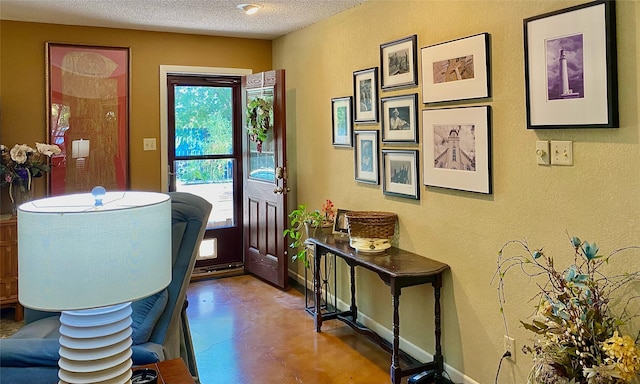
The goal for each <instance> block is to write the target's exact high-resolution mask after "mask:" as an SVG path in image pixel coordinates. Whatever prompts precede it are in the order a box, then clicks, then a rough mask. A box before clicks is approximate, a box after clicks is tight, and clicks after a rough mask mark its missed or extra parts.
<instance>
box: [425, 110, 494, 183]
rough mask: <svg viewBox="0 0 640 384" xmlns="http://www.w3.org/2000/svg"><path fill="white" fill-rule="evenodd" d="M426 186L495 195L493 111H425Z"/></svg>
mask: <svg viewBox="0 0 640 384" xmlns="http://www.w3.org/2000/svg"><path fill="white" fill-rule="evenodd" d="M422 129H423V139H422V142H423V152H422V156H423V162H424V175H423V182H424V184H425V185H427V186H433V187H441V188H449V189H457V190H462V191H470V192H478V193H484V194H491V193H492V192H491V189H492V186H491V184H492V183H491V107H490V106H488V105H483V106H473V107H460V108H434V109H424V110H423V111H422Z"/></svg>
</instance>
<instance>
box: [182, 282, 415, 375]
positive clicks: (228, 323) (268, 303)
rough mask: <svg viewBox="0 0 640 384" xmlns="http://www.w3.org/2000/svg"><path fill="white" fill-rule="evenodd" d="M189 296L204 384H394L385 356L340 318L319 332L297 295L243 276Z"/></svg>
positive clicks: (199, 287)
mask: <svg viewBox="0 0 640 384" xmlns="http://www.w3.org/2000/svg"><path fill="white" fill-rule="evenodd" d="M187 295H188V299H189V307H188V308H187V312H188V316H189V323H190V326H191V333H192V337H193V343H194V348H195V351H196V360H197V363H198V370H199V373H200V381H201V383H202V384H240V383H242V384H348V383H354V384H355V383H360V384H387V383H390V382H391V381H390V377H389V369H390V365H391V356H390V355H389V354H388V353H386V352H385V351H383V350H382V349H381V348H379V347H378V346H377V345H375V344H373V343H371V342H370V341H369V340H367V339H366V338H364V337H362V336H360V335H357V334H355V333H354V332H353V330H351V328H349V327H348V326H346V325H345V324H344V323H342V322H341V321H338V320H329V321H327V322H325V323H324V324H323V327H322V332H321V333H316V332H315V328H314V324H313V318H312V317H311V316H310V315H309V314H307V312H306V311H305V310H304V296H303V295H302V294H301V293H300V292H298V291H297V290H295V289H290V290H289V291H287V292H283V291H281V290H279V289H277V288H274V287H272V286H271V285H269V284H267V283H265V282H262V281H260V280H258V279H256V278H255V277H252V276H250V275H242V276H234V277H225V278H220V279H208V280H200V281H196V282H193V283H191V285H190V287H189V291H188V293H187ZM406 382H407V379H406V378H405V379H404V380H403V381H402V383H406Z"/></svg>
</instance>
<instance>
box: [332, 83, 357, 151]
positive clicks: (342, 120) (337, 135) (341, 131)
mask: <svg viewBox="0 0 640 384" xmlns="http://www.w3.org/2000/svg"><path fill="white" fill-rule="evenodd" d="M352 105H353V98H352V97H351V96H346V97H336V98H333V99H331V121H332V126H333V131H332V132H333V133H332V137H333V145H334V146H336V147H353V115H352V113H351V106H352Z"/></svg>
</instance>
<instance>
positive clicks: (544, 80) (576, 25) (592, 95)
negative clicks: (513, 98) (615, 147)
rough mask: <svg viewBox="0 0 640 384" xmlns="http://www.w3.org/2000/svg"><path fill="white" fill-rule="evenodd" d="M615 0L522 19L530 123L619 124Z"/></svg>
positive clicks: (558, 125)
mask: <svg viewBox="0 0 640 384" xmlns="http://www.w3.org/2000/svg"><path fill="white" fill-rule="evenodd" d="M615 13H616V12H615V2H614V1H609V0H599V1H593V2H590V3H586V4H582V5H577V6H574V7H570V8H565V9H561V10H558V11H555V12H550V13H545V14H543V15H539V16H534V17H530V18H527V19H524V61H525V87H526V92H525V94H526V104H527V129H539V128H617V127H618V125H619V121H618V79H617V76H618V75H617V51H616V19H615Z"/></svg>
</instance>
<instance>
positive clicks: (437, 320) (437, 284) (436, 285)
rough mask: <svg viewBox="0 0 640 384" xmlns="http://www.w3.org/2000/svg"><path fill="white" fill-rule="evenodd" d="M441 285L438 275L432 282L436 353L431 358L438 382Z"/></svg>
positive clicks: (442, 365)
mask: <svg viewBox="0 0 640 384" xmlns="http://www.w3.org/2000/svg"><path fill="white" fill-rule="evenodd" d="M441 286H442V277H441V276H440V275H439V276H438V277H437V278H436V281H435V282H434V283H433V294H434V306H435V307H434V314H435V316H434V317H435V338H436V353H435V356H434V357H433V360H434V361H435V363H436V377H435V379H436V382H438V383H439V382H440V379H441V378H442V372H443V371H444V358H443V356H442V345H441V344H440V336H441V334H442V329H441V326H440V325H441V319H440V318H441V314H440V287H441Z"/></svg>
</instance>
